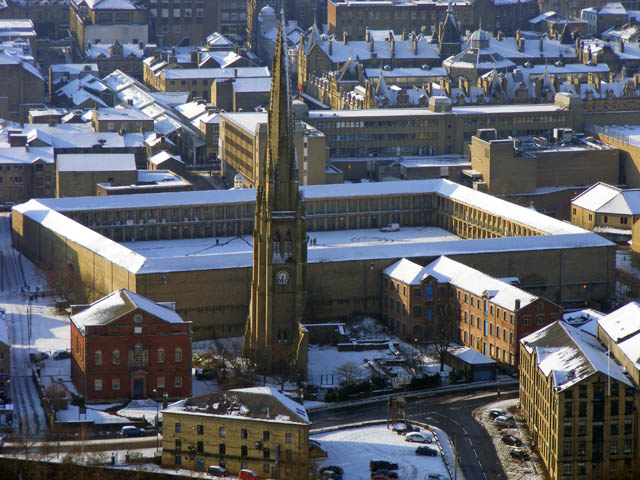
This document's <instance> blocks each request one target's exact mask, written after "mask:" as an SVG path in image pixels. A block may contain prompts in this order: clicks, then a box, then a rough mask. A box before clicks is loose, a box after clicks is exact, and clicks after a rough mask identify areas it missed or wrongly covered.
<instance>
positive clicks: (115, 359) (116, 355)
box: [111, 348, 120, 365]
mask: <svg viewBox="0 0 640 480" xmlns="http://www.w3.org/2000/svg"><path fill="white" fill-rule="evenodd" d="M111 363H113V364H114V365H120V350H118V349H117V348H116V349H115V350H114V351H113V352H112V353H111Z"/></svg>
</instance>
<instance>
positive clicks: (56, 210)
mask: <svg viewBox="0 0 640 480" xmlns="http://www.w3.org/2000/svg"><path fill="white" fill-rule="evenodd" d="M300 188H301V190H302V195H303V199H304V208H305V211H306V223H307V225H306V229H307V232H308V233H307V234H308V236H309V237H310V238H314V239H315V240H314V245H313V246H309V247H308V260H307V271H308V277H307V280H308V286H307V292H308V297H307V301H306V303H307V305H308V306H309V309H308V312H309V321H320V320H322V319H336V318H345V317H348V316H349V315H352V314H354V313H355V312H359V313H360V314H362V313H366V314H370V315H380V314H381V305H382V299H381V297H380V295H381V291H382V289H381V284H380V282H381V278H382V277H381V271H382V270H383V269H384V268H386V267H388V266H389V265H391V264H392V263H394V262H395V261H397V260H398V259H400V258H403V257H405V258H408V259H410V260H412V261H414V262H416V263H419V264H422V265H426V264H428V263H430V262H431V261H433V260H434V259H436V258H438V257H439V256H441V255H447V256H449V257H450V258H452V259H453V260H456V261H459V262H461V263H464V264H465V265H473V266H474V268H476V269H478V270H481V271H483V272H485V273H487V274H488V275H491V276H493V277H496V278H502V277H511V276H515V277H518V278H519V279H520V285H521V288H522V289H524V290H527V291H529V292H530V293H532V294H534V295H543V296H544V297H546V298H548V299H550V300H552V301H554V302H555V303H557V304H559V305H563V306H571V305H574V306H576V305H584V302H585V301H590V302H598V301H605V300H606V299H608V298H610V295H611V292H613V288H614V287H613V286H614V275H615V245H614V244H613V243H611V242H609V241H607V240H605V239H603V238H602V237H600V236H599V235H597V234H595V233H591V232H586V231H585V230H582V229H580V228H578V227H575V226H572V225H570V224H568V223H566V222H561V221H559V220H555V219H553V218H550V217H547V216H545V215H542V214H540V213H537V212H535V211H532V210H530V209H528V208H524V207H520V206H518V205H514V204H512V203H509V202H506V201H504V200H500V199H497V198H494V197H491V196H489V195H487V194H484V193H481V192H478V191H475V190H472V189H469V188H467V187H464V186H461V185H457V184H455V183H452V182H449V181H447V180H441V179H434V180H405V181H397V182H380V183H354V184H338V185H310V186H302V187H300ZM255 195H256V192H255V190H250V189H240V190H228V191H217V190H216V191H200V192H182V193H175V194H171V193H160V194H154V195H136V197H135V198H133V197H131V198H130V200H129V201H127V197H123V196H120V197H119V198H114V197H105V198H104V199H101V202H100V203H99V204H98V203H97V202H95V201H93V199H91V198H85V199H84V200H83V199H82V198H80V197H75V198H60V199H39V200H31V201H29V202H27V203H25V204H22V205H17V206H15V207H14V208H13V210H12V236H13V245H14V246H15V248H17V249H18V250H19V251H20V252H22V253H23V254H24V255H26V256H27V257H28V258H30V259H31V260H32V261H33V262H34V263H36V264H38V265H40V266H42V268H43V269H44V270H45V271H48V270H50V269H53V268H63V267H65V268H68V265H72V266H73V271H74V272H77V273H78V275H80V276H81V278H82V282H81V283H79V286H80V287H81V288H80V289H79V290H78V295H81V296H83V297H86V298H90V299H91V300H95V299H97V298H100V296H103V295H107V294H109V293H110V292H112V291H114V290H116V289H118V288H128V289H131V290H132V291H133V289H135V291H136V293H138V294H140V295H144V296H146V297H149V298H151V299H153V300H156V301H175V302H176V310H177V312H178V313H179V314H180V315H181V316H182V317H183V318H184V319H186V320H189V321H192V322H193V325H194V327H193V329H194V335H195V337H196V338H198V339H201V338H211V335H213V334H215V335H217V336H219V337H226V336H238V335H242V334H243V333H244V330H245V323H246V319H247V315H248V313H249V312H248V308H247V306H248V303H249V298H250V297H249V292H250V282H251V265H252V248H251V246H250V243H245V241H244V240H243V238H247V239H249V238H250V237H246V236H250V235H252V233H253V222H254V216H255ZM43 212H46V215H43ZM62 212H64V214H63V213H62ZM388 223H399V224H400V225H401V229H400V231H399V232H394V233H393V234H384V233H382V232H379V231H378V229H379V227H380V226H381V225H386V224H388ZM416 228H418V229H419V230H416ZM362 229H370V235H365V236H364V237H362V238H361V237H360V234H358V239H359V240H358V241H354V233H353V230H362ZM389 235H391V237H389ZM239 237H243V238H239ZM370 237H374V240H371V241H369V240H370ZM434 237H435V238H434ZM513 237H516V238H517V240H514V238H513ZM133 239H135V242H132V241H131V240H133ZM216 239H217V240H218V241H217V242H216ZM375 239H381V240H380V241H376V240H375ZM154 240H172V241H174V242H175V243H174V244H175V245H176V248H172V249H168V250H167V249H166V248H161V249H158V248H157V246H158V244H157V243H154V242H153V241H154ZM387 240H393V242H389V241H387ZM125 241H126V242H128V243H126V244H125V245H123V244H122V243H119V242H125ZM247 241H249V240H247ZM162 244H166V242H162ZM145 245H146V246H145ZM178 245H180V247H178ZM329 246H331V247H330V248H327V247H329ZM142 247H145V248H142ZM71 252H73V253H71ZM336 278H349V279H350V281H349V282H336V281H335V279H336ZM222 284H223V285H225V286H226V288H224V289H221V288H219V287H220V285H222ZM585 285H586V288H585ZM202 291H207V292H208V294H207V295H201V294H200V292H202ZM78 298H81V297H78Z"/></svg>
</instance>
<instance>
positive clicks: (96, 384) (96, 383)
mask: <svg viewBox="0 0 640 480" xmlns="http://www.w3.org/2000/svg"><path fill="white" fill-rule="evenodd" d="M93 389H94V390H95V391H96V392H101V391H102V380H101V379H99V378H98V379H96V380H95V381H94V382H93Z"/></svg>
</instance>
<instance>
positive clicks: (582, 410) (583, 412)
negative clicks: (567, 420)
mask: <svg viewBox="0 0 640 480" xmlns="http://www.w3.org/2000/svg"><path fill="white" fill-rule="evenodd" d="M578 416H579V417H586V416H587V402H580V403H579V404H578Z"/></svg>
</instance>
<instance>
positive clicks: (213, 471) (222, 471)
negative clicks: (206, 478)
mask: <svg viewBox="0 0 640 480" xmlns="http://www.w3.org/2000/svg"><path fill="white" fill-rule="evenodd" d="M207 473H208V474H209V475H211V476H212V477H226V476H227V469H226V468H224V467H222V466H220V465H209V467H207Z"/></svg>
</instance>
